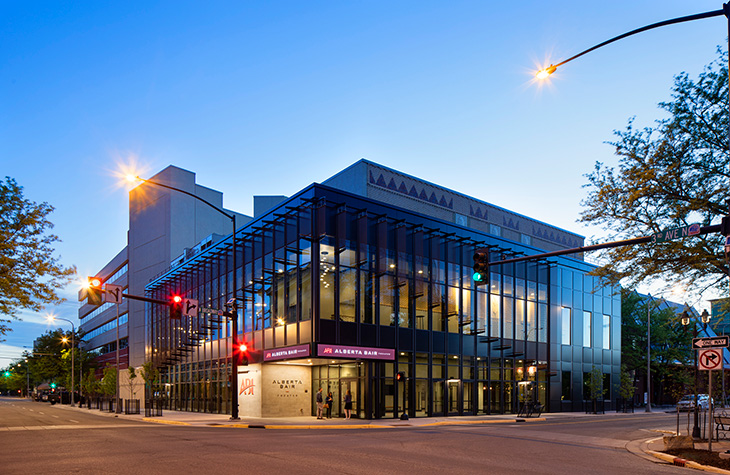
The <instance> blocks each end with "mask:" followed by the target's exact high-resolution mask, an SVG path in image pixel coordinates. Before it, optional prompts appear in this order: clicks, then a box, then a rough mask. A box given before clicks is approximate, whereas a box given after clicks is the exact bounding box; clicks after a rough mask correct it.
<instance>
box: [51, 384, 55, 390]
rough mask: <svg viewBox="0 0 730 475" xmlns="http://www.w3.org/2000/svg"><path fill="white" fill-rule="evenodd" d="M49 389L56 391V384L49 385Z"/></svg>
mask: <svg viewBox="0 0 730 475" xmlns="http://www.w3.org/2000/svg"><path fill="white" fill-rule="evenodd" d="M51 389H53V390H54V391H55V389H56V383H51Z"/></svg>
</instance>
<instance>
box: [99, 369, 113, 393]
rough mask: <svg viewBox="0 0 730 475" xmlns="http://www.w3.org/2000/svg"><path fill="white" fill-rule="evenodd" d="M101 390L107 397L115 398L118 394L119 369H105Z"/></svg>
mask: <svg viewBox="0 0 730 475" xmlns="http://www.w3.org/2000/svg"><path fill="white" fill-rule="evenodd" d="M99 389H100V390H101V393H102V394H104V395H105V396H114V395H115V394H116V393H117V369H116V368H115V367H114V366H112V365H106V367H105V368H104V376H102V377H101V384H100V386H99Z"/></svg>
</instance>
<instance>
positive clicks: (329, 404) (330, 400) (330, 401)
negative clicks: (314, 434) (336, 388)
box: [324, 391, 335, 419]
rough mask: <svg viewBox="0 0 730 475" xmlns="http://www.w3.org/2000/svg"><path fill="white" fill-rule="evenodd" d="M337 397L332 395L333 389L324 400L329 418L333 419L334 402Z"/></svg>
mask: <svg viewBox="0 0 730 475" xmlns="http://www.w3.org/2000/svg"><path fill="white" fill-rule="evenodd" d="M334 402H335V399H334V398H333V397H332V391H330V392H329V393H327V397H326V398H325V400H324V409H325V411H326V412H327V419H332V404H334Z"/></svg>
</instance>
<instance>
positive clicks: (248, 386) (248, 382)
mask: <svg viewBox="0 0 730 475" xmlns="http://www.w3.org/2000/svg"><path fill="white" fill-rule="evenodd" d="M254 386H256V385H255V384H254V382H253V378H244V379H243V380H242V381H241V390H240V391H238V394H239V395H241V394H243V395H244V396H253V388H254Z"/></svg>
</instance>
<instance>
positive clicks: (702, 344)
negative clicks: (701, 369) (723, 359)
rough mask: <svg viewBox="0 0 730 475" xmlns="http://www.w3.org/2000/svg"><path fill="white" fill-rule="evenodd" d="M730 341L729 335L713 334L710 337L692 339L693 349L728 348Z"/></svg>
mask: <svg viewBox="0 0 730 475" xmlns="http://www.w3.org/2000/svg"><path fill="white" fill-rule="evenodd" d="M728 343H730V337H728V336H713V337H709V338H695V339H694V340H692V349H693V350H701V349H704V348H727V347H728V346H730V345H728Z"/></svg>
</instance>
